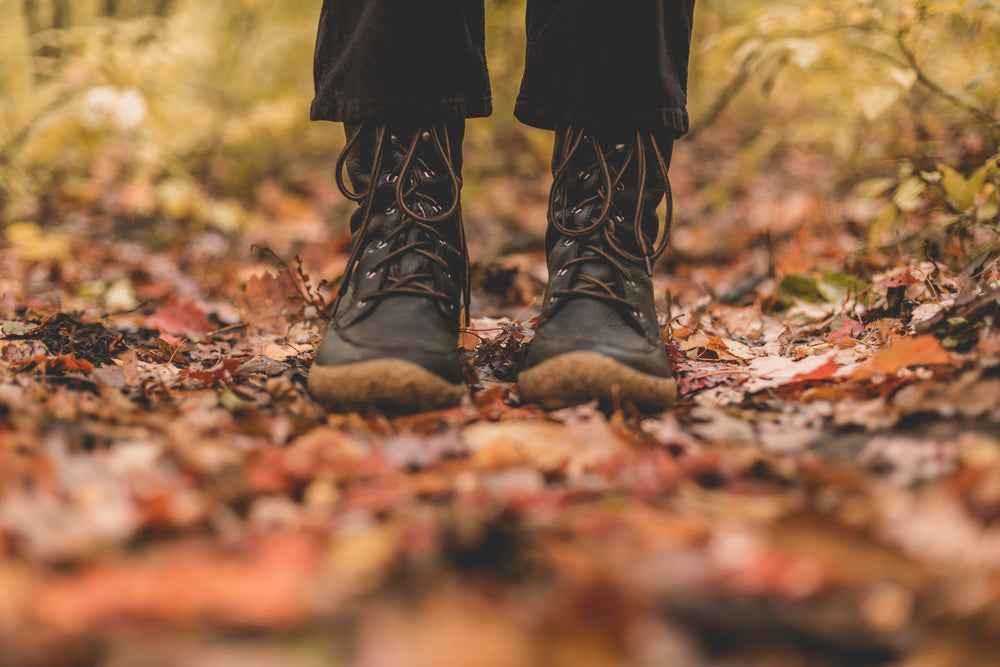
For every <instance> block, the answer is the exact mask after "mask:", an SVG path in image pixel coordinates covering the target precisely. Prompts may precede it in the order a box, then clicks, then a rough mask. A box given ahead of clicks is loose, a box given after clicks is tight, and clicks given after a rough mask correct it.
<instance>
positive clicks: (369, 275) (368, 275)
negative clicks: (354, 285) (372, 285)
mask: <svg viewBox="0 0 1000 667" xmlns="http://www.w3.org/2000/svg"><path fill="white" fill-rule="evenodd" d="M375 275H376V274H375V272H374V271H369V272H368V273H366V274H365V278H368V279H369V280H371V279H372V278H374V277H375Z"/></svg>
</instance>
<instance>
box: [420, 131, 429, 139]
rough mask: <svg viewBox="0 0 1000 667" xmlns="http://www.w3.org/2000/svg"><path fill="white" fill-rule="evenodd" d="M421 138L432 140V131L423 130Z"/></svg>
mask: <svg viewBox="0 0 1000 667" xmlns="http://www.w3.org/2000/svg"><path fill="white" fill-rule="evenodd" d="M420 138H421V139H422V140H423V141H430V140H431V133H430V132H428V131H427V130H424V131H423V132H422V133H421V134H420Z"/></svg>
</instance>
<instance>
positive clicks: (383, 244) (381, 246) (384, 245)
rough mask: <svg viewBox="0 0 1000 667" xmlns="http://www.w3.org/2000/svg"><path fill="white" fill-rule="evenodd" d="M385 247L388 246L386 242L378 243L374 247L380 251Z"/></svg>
mask: <svg viewBox="0 0 1000 667" xmlns="http://www.w3.org/2000/svg"><path fill="white" fill-rule="evenodd" d="M387 245H389V243H388V242H386V241H379V242H378V243H376V244H375V247H376V248H378V249H379V250H381V249H382V248H384V247H386V246H387Z"/></svg>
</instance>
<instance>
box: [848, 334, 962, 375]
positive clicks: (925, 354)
mask: <svg viewBox="0 0 1000 667" xmlns="http://www.w3.org/2000/svg"><path fill="white" fill-rule="evenodd" d="M951 361H952V355H951V353H950V352H948V350H946V349H944V348H943V347H941V343H940V342H938V339H937V338H935V337H934V336H932V335H931V334H924V335H923V336H916V337H913V338H904V337H894V338H893V340H892V345H891V346H889V347H888V348H886V349H884V350H880V351H879V352H878V353H876V354H875V356H874V357H872V358H871V359H869V360H868V361H867V363H865V364H864V365H863V366H861V367H860V368H858V370H856V371H854V372H853V373H852V374H851V379H852V380H867V379H868V378H870V377H872V376H873V375H895V374H896V372H897V371H899V370H900V369H903V368H912V367H914V366H936V365H939V364H948V363H951Z"/></svg>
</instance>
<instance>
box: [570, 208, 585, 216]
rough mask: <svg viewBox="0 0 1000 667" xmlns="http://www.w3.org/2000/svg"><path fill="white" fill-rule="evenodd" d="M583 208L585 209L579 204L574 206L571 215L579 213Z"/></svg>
mask: <svg viewBox="0 0 1000 667" xmlns="http://www.w3.org/2000/svg"><path fill="white" fill-rule="evenodd" d="M582 210H583V209H582V208H580V207H579V206H576V207H574V208H573V210H571V211H570V215H576V214H577V213H579V212H580V211H582Z"/></svg>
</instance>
